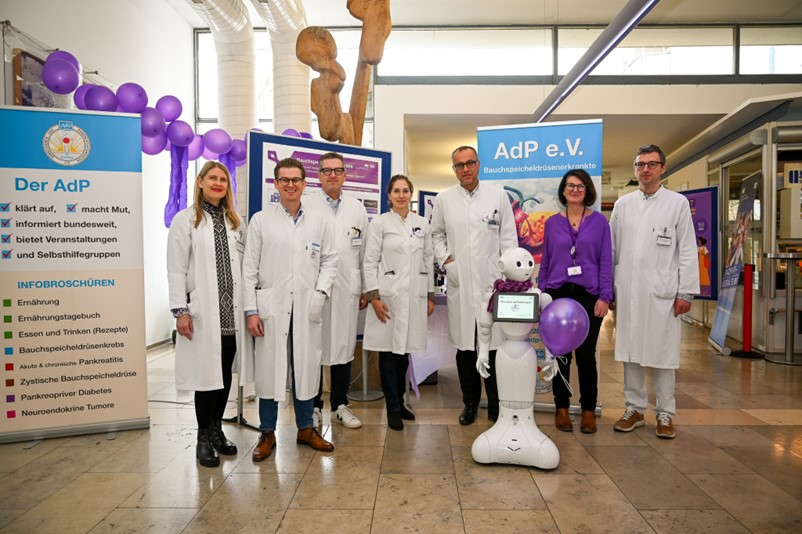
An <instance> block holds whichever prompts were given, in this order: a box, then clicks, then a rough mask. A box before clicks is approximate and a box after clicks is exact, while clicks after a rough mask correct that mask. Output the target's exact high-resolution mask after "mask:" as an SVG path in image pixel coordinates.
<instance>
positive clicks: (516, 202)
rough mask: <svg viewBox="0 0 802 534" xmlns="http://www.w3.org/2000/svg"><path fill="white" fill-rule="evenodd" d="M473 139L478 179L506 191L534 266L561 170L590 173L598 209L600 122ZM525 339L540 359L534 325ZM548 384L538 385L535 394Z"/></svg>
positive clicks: (504, 130)
mask: <svg viewBox="0 0 802 534" xmlns="http://www.w3.org/2000/svg"><path fill="white" fill-rule="evenodd" d="M476 137H477V150H478V153H479V161H480V165H481V166H480V174H479V176H480V178H481V179H482V180H487V181H489V180H492V181H493V183H494V184H495V185H497V186H499V187H502V188H503V189H504V190H505V191H506V192H507V197H508V198H509V201H510V204H511V205H512V212H513V215H514V216H515V227H516V229H517V231H518V245H519V246H520V247H523V248H525V249H526V250H528V251H529V252H530V253H531V254H532V256H533V257H534V259H535V263H537V264H538V268H539V265H540V260H541V256H542V254H543V233H544V229H545V225H546V219H548V218H549V217H551V216H552V215H554V214H555V213H557V212H559V211H560V210H561V209H562V208H563V206H562V205H561V204H560V201H559V200H558V198H557V188H558V187H559V185H560V181H561V180H562V177H563V175H564V174H565V173H566V172H568V171H570V170H573V169H583V170H585V171H586V172H587V173H588V174H589V175H590V177H591V180H592V181H593V185H594V186H595V188H596V192H597V195H596V202H595V203H594V204H593V206H592V208H593V209H595V210H597V211H598V210H599V209H600V208H601V173H602V121H601V119H594V120H586V121H570V122H548V123H541V124H517V125H510V126H492V127H486V128H479V129H478V130H477V135H476ZM534 281H535V282H536V281H537V273H535V280H534ZM529 341H530V342H531V343H533V344H534V345H535V347H536V349H535V350H536V352H537V355H538V359H541V358H545V352H544V351H543V349H542V342H541V340H540V334H539V330H538V328H537V325H535V328H534V329H533V330H532V333H531V335H530V338H529ZM549 385H550V384H544V383H542V382H540V381H539V382H538V386H537V391H538V393H542V392H545V391H547V390H548V386H549Z"/></svg>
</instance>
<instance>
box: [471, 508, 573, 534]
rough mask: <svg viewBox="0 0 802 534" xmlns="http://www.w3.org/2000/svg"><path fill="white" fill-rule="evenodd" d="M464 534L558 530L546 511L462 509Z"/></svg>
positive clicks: (532, 533) (544, 533) (526, 533)
mask: <svg viewBox="0 0 802 534" xmlns="http://www.w3.org/2000/svg"><path fill="white" fill-rule="evenodd" d="M462 519H463V521H465V534H486V533H488V532H503V533H504V534H552V533H559V532H560V530H559V529H558V528H557V525H556V524H555V523H554V519H552V517H551V514H550V513H549V512H547V511H535V510H463V511H462Z"/></svg>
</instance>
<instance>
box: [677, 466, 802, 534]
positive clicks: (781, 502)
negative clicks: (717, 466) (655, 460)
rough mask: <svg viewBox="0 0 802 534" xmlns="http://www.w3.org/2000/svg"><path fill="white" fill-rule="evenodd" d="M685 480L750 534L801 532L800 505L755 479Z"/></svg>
mask: <svg viewBox="0 0 802 534" xmlns="http://www.w3.org/2000/svg"><path fill="white" fill-rule="evenodd" d="M689 478H690V479H691V480H692V481H693V482H694V483H695V484H696V485H697V486H699V487H700V488H702V490H704V491H705V493H707V494H708V495H710V496H711V497H712V498H714V499H715V500H716V501H717V502H718V503H719V504H720V505H721V506H722V507H723V508H724V509H725V510H726V511H727V512H729V513H730V514H731V515H732V516H733V517H734V518H735V519H737V520H738V521H740V522H741V523H742V524H743V525H744V526H746V528H748V529H749V530H751V531H752V532H756V533H757V532H802V506H801V505H800V502H799V501H798V500H797V499H794V498H793V497H791V496H790V495H788V494H787V493H786V492H784V491H782V490H780V489H779V488H777V487H776V486H775V485H773V484H772V483H771V482H769V481H768V480H766V479H765V478H763V477H761V476H759V475H689ZM735 488H743V489H744V490H743V491H736V490H735Z"/></svg>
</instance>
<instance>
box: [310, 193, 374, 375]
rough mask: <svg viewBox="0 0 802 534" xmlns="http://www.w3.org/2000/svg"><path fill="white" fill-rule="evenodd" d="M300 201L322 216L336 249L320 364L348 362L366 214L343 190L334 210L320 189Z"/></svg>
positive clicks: (351, 355) (359, 287) (356, 314)
mask: <svg viewBox="0 0 802 534" xmlns="http://www.w3.org/2000/svg"><path fill="white" fill-rule="evenodd" d="M304 201H305V206H306V207H307V208H308V209H310V210H314V211H318V212H320V213H321V214H323V216H324V217H325V218H326V222H327V224H328V225H329V226H331V228H332V237H333V239H334V247H335V248H336V249H337V278H336V279H335V280H334V286H333V287H332V288H331V295H330V298H328V299H326V304H325V305H324V307H323V365H338V364H343V363H348V362H350V361H351V360H353V359H354V347H355V346H356V329H357V320H358V318H359V296H360V295H361V294H362V258H363V257H364V251H365V232H366V231H367V228H368V214H367V212H366V211H365V207H364V206H363V205H362V203H361V202H359V201H358V200H356V199H355V198H353V197H349V196H348V195H346V194H345V193H341V195H340V205H339V206H338V208H337V213H334V210H332V209H331V207H330V206H329V205H328V202H327V201H326V196H325V193H324V192H323V190H322V189H319V190H317V191H315V192H314V193H313V194H311V195H308V196H307V197H304ZM332 311H333V313H332Z"/></svg>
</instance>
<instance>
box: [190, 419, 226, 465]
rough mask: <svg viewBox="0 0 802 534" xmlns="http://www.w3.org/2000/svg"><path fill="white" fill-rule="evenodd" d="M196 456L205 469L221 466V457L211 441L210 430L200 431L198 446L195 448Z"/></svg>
mask: <svg viewBox="0 0 802 534" xmlns="http://www.w3.org/2000/svg"><path fill="white" fill-rule="evenodd" d="M195 456H196V457H197V458H198V461H199V462H200V464H201V465H202V466H203V467H217V466H218V465H220V457H219V456H217V451H216V450H214V447H212V443H211V441H209V430H208V429H206V428H204V429H200V430H198V445H197V447H195Z"/></svg>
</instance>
